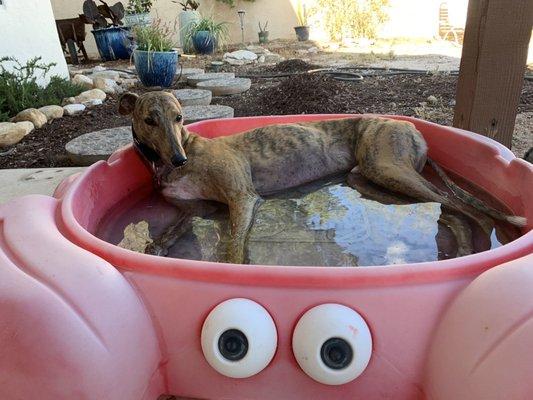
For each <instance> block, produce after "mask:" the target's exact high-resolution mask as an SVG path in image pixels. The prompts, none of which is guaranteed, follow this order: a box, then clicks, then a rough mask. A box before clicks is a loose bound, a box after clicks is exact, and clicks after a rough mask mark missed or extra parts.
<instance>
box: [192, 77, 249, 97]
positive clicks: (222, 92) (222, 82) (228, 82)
mask: <svg viewBox="0 0 533 400" xmlns="http://www.w3.org/2000/svg"><path fill="white" fill-rule="evenodd" d="M251 86H252V81H251V80H250V79H248V78H230V79H214V80H211V81H203V82H199V83H198V84H197V85H196V87H197V88H199V89H207V90H210V91H211V92H212V93H213V96H227V95H230V94H239V93H242V92H246V91H247V90H248V89H250V87H251Z"/></svg>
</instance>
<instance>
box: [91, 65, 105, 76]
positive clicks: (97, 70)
mask: <svg viewBox="0 0 533 400" xmlns="http://www.w3.org/2000/svg"><path fill="white" fill-rule="evenodd" d="M105 70H106V67H102V66H101V65H97V66H96V67H94V68H93V69H92V72H93V74H94V73H95V72H101V71H105Z"/></svg>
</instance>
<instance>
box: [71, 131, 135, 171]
mask: <svg viewBox="0 0 533 400" xmlns="http://www.w3.org/2000/svg"><path fill="white" fill-rule="evenodd" d="M131 142H132V136H131V127H130V126H121V127H117V128H109V129H102V130H100V131H95V132H90V133H86V134H84V135H81V136H78V137H77V138H74V139H72V140H71V141H70V142H68V143H67V144H66V145H65V149H66V151H67V153H68V156H69V158H70V160H71V161H72V162H73V163H74V164H76V165H81V166H84V165H91V164H93V163H95V162H96V161H99V160H107V159H108V158H109V156H110V155H111V154H113V153H114V152H115V151H116V150H118V149H120V148H121V147H124V146H126V145H128V144H129V143H131Z"/></svg>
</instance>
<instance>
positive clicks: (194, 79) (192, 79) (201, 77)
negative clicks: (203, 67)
mask: <svg viewBox="0 0 533 400" xmlns="http://www.w3.org/2000/svg"><path fill="white" fill-rule="evenodd" d="M230 78H235V74H234V73H233V72H210V73H208V74H197V75H191V76H189V77H187V83H188V84H189V85H191V86H196V85H197V84H198V82H202V81H210V80H212V79H230Z"/></svg>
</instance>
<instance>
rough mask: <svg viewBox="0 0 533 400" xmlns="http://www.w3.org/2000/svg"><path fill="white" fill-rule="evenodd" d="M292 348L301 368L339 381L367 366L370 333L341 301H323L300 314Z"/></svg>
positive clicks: (319, 379)
mask: <svg viewBox="0 0 533 400" xmlns="http://www.w3.org/2000/svg"><path fill="white" fill-rule="evenodd" d="M292 349H293V352H294V356H295V357H296V361H297V362H298V364H299V365H300V367H301V368H302V370H303V371H304V372H305V373H306V374H307V375H309V376H310V377H311V378H313V379H314V380H315V381H317V382H320V383H323V384H326V385H342V384H345V383H348V382H350V381H352V380H354V379H355V378H357V377H358V376H359V375H361V374H362V373H363V371H364V370H365V368H366V367H367V365H368V362H369V361H370V356H371V354H372V336H371V335H370V330H369V329H368V325H367V324H366V322H365V320H364V319H363V318H362V317H361V316H360V315H359V314H358V313H357V312H356V311H354V310H352V309H351V308H348V307H345V306H343V305H340V304H322V305H320V306H316V307H314V308H312V309H310V310H309V311H307V312H306V313H305V314H304V315H303V316H302V317H301V318H300V320H299V321H298V323H297V324H296V328H295V329H294V333H293V336H292Z"/></svg>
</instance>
